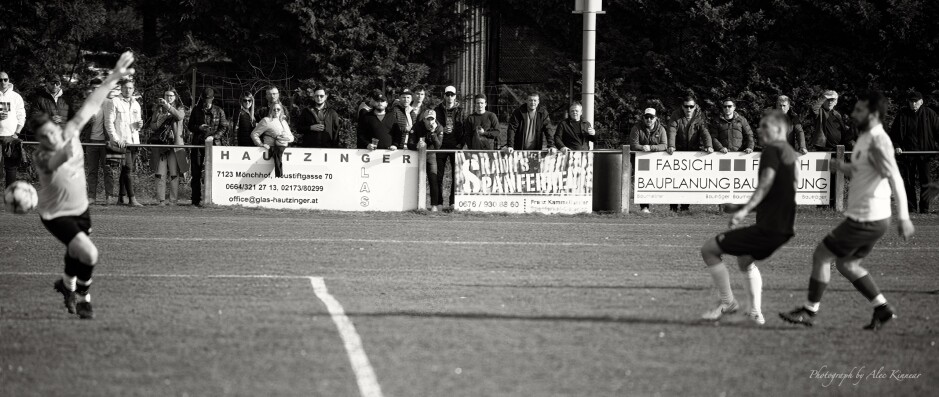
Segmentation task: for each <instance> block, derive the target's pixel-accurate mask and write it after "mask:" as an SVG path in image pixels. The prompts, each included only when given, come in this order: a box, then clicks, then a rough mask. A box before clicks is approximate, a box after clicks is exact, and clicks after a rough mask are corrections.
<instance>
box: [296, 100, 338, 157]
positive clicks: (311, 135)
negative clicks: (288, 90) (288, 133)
mask: <svg viewBox="0 0 939 397" xmlns="http://www.w3.org/2000/svg"><path fill="white" fill-rule="evenodd" d="M310 98H311V99H312V102H311V103H310V106H305V107H304V108H303V109H301V110H300V116H298V117H297V134H298V135H300V145H299V146H300V147H308V148H341V147H343V145H342V140H341V139H340V136H339V121H340V118H339V113H337V112H336V110H335V109H333V108H332V106H329V105H328V104H327V103H326V99H327V98H329V94H327V93H326V88H323V87H317V88H315V89H314V90H313V93H312V94H311V95H310Z"/></svg>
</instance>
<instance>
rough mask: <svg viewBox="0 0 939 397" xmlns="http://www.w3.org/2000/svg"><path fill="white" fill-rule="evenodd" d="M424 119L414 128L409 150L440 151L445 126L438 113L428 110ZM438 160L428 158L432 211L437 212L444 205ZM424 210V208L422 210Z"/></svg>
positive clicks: (431, 157)
mask: <svg viewBox="0 0 939 397" xmlns="http://www.w3.org/2000/svg"><path fill="white" fill-rule="evenodd" d="M423 115H424V119H423V120H421V122H419V123H417V125H415V126H414V130H413V131H412V132H411V136H410V140H409V141H408V149H410V150H420V149H421V148H422V147H423V148H426V149H428V150H436V149H440V146H441V145H442V144H443V135H444V134H443V126H442V125H440V124H439V123H437V112H435V111H433V110H426V111H424V113H423ZM438 170H439V169H438V168H437V159H435V158H434V157H433V156H427V184H428V186H430V210H431V212H437V211H439V210H440V206H441V205H443V195H442V194H441V192H440V181H441V179H442V178H439V177H438V172H437V171H438ZM421 209H423V208H421Z"/></svg>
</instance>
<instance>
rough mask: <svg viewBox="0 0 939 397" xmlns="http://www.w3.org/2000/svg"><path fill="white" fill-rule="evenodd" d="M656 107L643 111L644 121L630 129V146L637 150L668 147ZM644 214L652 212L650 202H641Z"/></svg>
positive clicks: (640, 207) (657, 150)
mask: <svg viewBox="0 0 939 397" xmlns="http://www.w3.org/2000/svg"><path fill="white" fill-rule="evenodd" d="M655 113H656V112H655V109H653V108H647V109H646V110H645V111H643V112H642V122H641V123H636V124H635V125H633V128H632V130H631V131H629V148H630V150H632V151H635V152H664V151H665V150H667V149H668V135H667V134H666V132H665V127H664V126H662V124H661V123H660V122H659V119H658V117H657V116H656V114H655ZM639 209H640V211H642V213H643V214H648V213H649V212H651V211H650V210H649V204H639Z"/></svg>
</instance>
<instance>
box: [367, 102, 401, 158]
mask: <svg viewBox="0 0 939 397" xmlns="http://www.w3.org/2000/svg"><path fill="white" fill-rule="evenodd" d="M372 102H373V103H374V104H375V106H374V107H373V108H372V111H370V112H368V113H366V114H363V115H362V118H360V119H359V128H358V131H359V134H361V135H362V138H363V139H364V140H365V141H366V142H368V145H367V146H366V149H368V150H375V149H389V150H397V149H398V147H399V146H400V145H401V138H402V137H403V136H404V132H403V131H401V127H400V126H399V124H398V122H397V120H396V119H395V116H394V115H393V114H388V112H387V109H388V98H385V95H384V94H382V93H381V92H379V91H376V92H374V93H372Z"/></svg>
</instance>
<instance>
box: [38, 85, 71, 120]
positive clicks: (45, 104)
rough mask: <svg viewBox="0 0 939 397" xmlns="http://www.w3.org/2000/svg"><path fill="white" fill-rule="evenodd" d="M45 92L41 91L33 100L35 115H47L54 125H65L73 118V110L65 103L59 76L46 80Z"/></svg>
mask: <svg viewBox="0 0 939 397" xmlns="http://www.w3.org/2000/svg"><path fill="white" fill-rule="evenodd" d="M43 85H44V88H45V89H44V90H41V91H40V92H39V93H38V94H36V96H34V97H33V99H32V102H31V103H32V105H33V112H32V114H33V115H37V114H45V115H47V116H49V118H50V119H52V122H53V123H56V124H59V125H60V126H61V125H64V123H65V121H66V120H68V119H70V118H72V109H71V107H69V105H68V103H67V102H66V101H65V95H63V92H62V80H61V79H60V78H59V76H56V75H49V76H48V77H46V79H45V83H44V84H43Z"/></svg>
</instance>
